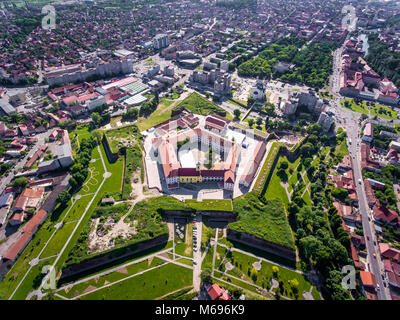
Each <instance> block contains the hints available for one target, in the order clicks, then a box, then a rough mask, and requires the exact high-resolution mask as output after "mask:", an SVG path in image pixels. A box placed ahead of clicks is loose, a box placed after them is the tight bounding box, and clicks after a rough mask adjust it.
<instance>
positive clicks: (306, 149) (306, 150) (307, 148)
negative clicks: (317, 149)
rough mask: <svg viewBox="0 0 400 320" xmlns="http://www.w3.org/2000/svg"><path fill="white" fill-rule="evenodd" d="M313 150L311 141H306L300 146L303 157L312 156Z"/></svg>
mask: <svg viewBox="0 0 400 320" xmlns="http://www.w3.org/2000/svg"><path fill="white" fill-rule="evenodd" d="M313 151H314V146H313V145H312V144H311V143H309V142H307V143H305V144H304V145H302V146H301V147H300V153H301V154H302V156H303V157H309V156H311V155H312V153H313Z"/></svg>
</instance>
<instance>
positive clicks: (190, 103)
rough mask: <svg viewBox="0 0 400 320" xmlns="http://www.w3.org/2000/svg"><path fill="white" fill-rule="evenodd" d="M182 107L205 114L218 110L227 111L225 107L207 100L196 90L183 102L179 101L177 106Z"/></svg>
mask: <svg viewBox="0 0 400 320" xmlns="http://www.w3.org/2000/svg"><path fill="white" fill-rule="evenodd" d="M180 107H185V108H186V109H188V110H189V111H191V112H193V113H196V114H200V115H203V116H206V115H209V114H212V113H216V112H218V111H220V112H225V110H224V109H222V108H221V107H219V106H217V105H215V104H214V103H212V102H211V101H209V100H207V99H206V98H204V97H203V96H201V95H200V94H198V93H196V92H193V93H192V94H190V96H188V97H187V98H186V99H184V100H183V101H182V102H181V103H179V104H178V106H177V107H176V108H180Z"/></svg>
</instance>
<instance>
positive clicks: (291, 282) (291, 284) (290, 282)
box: [289, 278, 299, 293]
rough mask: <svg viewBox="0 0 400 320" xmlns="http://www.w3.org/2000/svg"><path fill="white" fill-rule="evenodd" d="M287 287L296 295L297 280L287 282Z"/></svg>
mask: <svg viewBox="0 0 400 320" xmlns="http://www.w3.org/2000/svg"><path fill="white" fill-rule="evenodd" d="M289 286H290V287H291V288H292V290H293V292H294V293H297V290H298V288H299V280H297V279H296V278H295V279H292V280H289Z"/></svg>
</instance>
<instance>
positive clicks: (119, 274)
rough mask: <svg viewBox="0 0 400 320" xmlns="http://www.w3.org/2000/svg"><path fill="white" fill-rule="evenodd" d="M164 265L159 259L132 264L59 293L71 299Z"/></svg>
mask: <svg viewBox="0 0 400 320" xmlns="http://www.w3.org/2000/svg"><path fill="white" fill-rule="evenodd" d="M163 263H164V260H161V259H159V258H157V257H155V258H151V259H150V258H149V259H146V260H144V261H141V262H138V263H133V264H130V265H128V266H126V267H121V268H120V269H118V270H117V271H113V272H110V273H108V274H105V275H102V276H99V277H94V278H92V279H90V280H87V281H83V282H80V283H78V284H76V285H72V286H69V287H67V288H66V289H61V290H59V291H58V292H57V293H58V294H60V295H62V296H64V297H66V298H69V299H71V298H73V297H75V296H77V295H80V294H82V293H83V292H84V291H85V290H86V289H87V288H88V287H89V286H93V287H96V288H101V287H103V286H104V285H105V284H107V283H113V282H115V281H118V280H121V279H124V278H127V277H129V276H130V275H134V274H137V273H138V272H142V271H145V270H147V269H149V268H152V267H155V266H157V265H161V264H163Z"/></svg>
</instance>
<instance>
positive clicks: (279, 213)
mask: <svg viewBox="0 0 400 320" xmlns="http://www.w3.org/2000/svg"><path fill="white" fill-rule="evenodd" d="M233 203H234V213H235V214H237V221H235V222H232V223H230V224H229V225H228V228H230V229H233V230H236V231H239V232H246V233H249V234H252V235H254V236H255V237H258V238H260V239H263V240H266V241H270V242H273V243H277V244H279V245H282V246H285V247H288V248H293V249H294V241H293V236H292V232H291V230H290V226H289V222H288V220H287V217H286V213H285V208H284V205H283V204H282V202H281V201H280V200H279V199H273V200H270V201H266V202H262V201H260V200H259V198H258V197H257V196H256V194H255V193H254V192H249V193H247V194H245V195H244V196H241V197H238V198H236V199H234V200H233Z"/></svg>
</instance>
